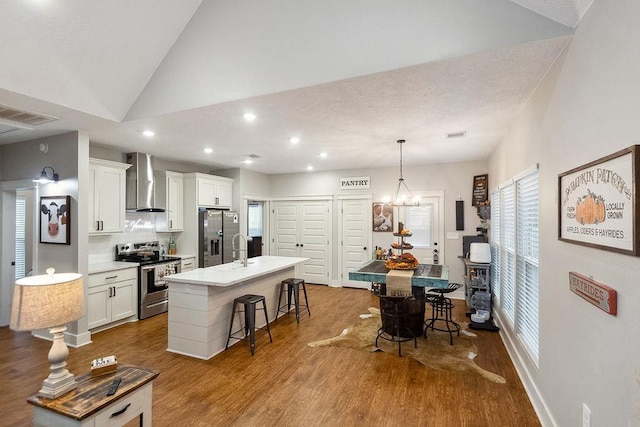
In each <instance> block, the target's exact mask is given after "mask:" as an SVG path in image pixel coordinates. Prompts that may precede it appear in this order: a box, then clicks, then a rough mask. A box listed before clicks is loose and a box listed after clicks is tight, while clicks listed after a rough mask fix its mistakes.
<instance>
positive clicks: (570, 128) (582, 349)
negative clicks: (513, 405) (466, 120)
mask: <svg viewBox="0 0 640 427" xmlns="http://www.w3.org/2000/svg"><path fill="white" fill-rule="evenodd" d="M638 16H640V2H638V1H636V0H616V1H608V0H596V1H595V2H594V4H593V6H592V7H591V9H590V10H589V11H588V12H587V14H586V15H585V17H584V18H583V20H582V22H581V23H580V24H579V26H578V28H577V31H576V34H575V36H574V38H573V40H572V42H571V43H570V44H569V46H568V48H567V50H566V52H565V54H564V55H563V56H562V57H561V58H560V59H559V60H558V62H557V64H556V66H555V67H554V69H552V70H551V71H550V72H549V74H548V76H547V78H546V79H545V81H544V82H543V83H542V84H541V85H540V87H539V88H538V89H537V92H536V93H535V94H534V96H533V97H532V98H531V100H530V102H529V105H527V107H526V108H525V109H524V110H523V111H522V113H521V115H520V117H519V118H518V120H517V122H516V124H515V125H514V126H513V128H512V129H511V130H510V132H509V134H508V135H507V136H506V137H505V139H504V140H503V141H502V142H501V144H500V146H499V148H498V149H497V150H496V151H495V153H494V154H493V155H492V156H491V159H490V162H489V176H490V177H492V178H494V179H493V181H492V183H491V185H492V186H494V185H495V184H499V183H501V182H504V181H506V180H507V179H508V178H510V177H511V176H513V175H515V174H517V173H518V172H520V171H522V170H524V169H526V168H528V167H530V166H531V165H532V164H534V163H535V162H539V163H540V277H539V280H540V306H539V307H540V308H539V317H540V362H539V368H536V367H535V366H534V365H533V364H532V363H531V362H530V361H529V359H528V357H527V356H526V353H525V352H524V351H523V350H522V348H521V347H520V346H519V344H518V341H517V338H515V337H514V336H513V335H512V334H508V333H507V334H506V335H505V336H507V337H508V339H507V342H509V341H510V340H511V341H513V343H514V344H515V348H516V350H518V351H519V356H518V357H516V363H518V364H519V366H520V368H521V369H522V372H528V374H529V375H530V380H531V384H530V385H531V386H532V389H531V390H535V389H537V391H538V392H539V397H541V399H542V405H540V406H539V409H542V410H543V411H544V410H545V408H544V405H546V411H548V412H547V413H546V414H544V413H543V414H541V415H542V416H541V419H542V420H543V422H544V423H545V424H546V425H552V424H555V425H558V426H577V425H582V421H581V419H582V405H583V403H586V404H587V405H588V406H589V408H590V409H591V411H592V415H591V425H593V426H629V425H639V424H640V405H639V403H640V386H639V378H640V369H639V368H640V340H639V339H638V337H639V336H640V322H638V313H640V285H639V283H638V279H637V276H638V273H637V272H638V269H639V268H640V259H638V258H637V257H633V256H627V255H620V254H616V253H613V252H609V251H603V250H599V249H591V248H588V247H584V246H580V245H575V244H570V243H565V242H560V241H558V240H557V215H558V213H557V212H558V193H557V192H558V190H557V180H558V174H559V173H562V172H565V171H567V170H569V169H572V168H574V167H577V166H580V165H582V164H585V163H588V162H590V161H592V160H596V159H598V158H601V157H604V156H605V155H608V154H611V153H614V152H616V151H618V150H620V149H622V148H626V147H628V146H631V145H634V144H638V143H640V138H639V137H638V134H637V129H636V124H637V121H638V111H640V79H639V77H638V76H640V55H639V54H638V52H639V48H638V46H640V27H639V26H638ZM636 196H637V195H636ZM570 271H576V272H579V273H582V274H584V275H587V276H593V278H594V279H595V280H596V281H598V282H601V283H604V284H607V285H609V286H611V287H613V288H614V289H616V290H617V292H618V315H617V316H611V315H609V314H607V313H605V312H604V311H601V310H599V309H598V308H596V307H594V306H593V305H591V304H589V303H587V302H586V301H584V300H583V299H581V298H579V297H578V296H577V295H575V294H573V293H572V292H571V291H570V290H569V283H568V273H569V272H570ZM503 333H504V330H503ZM536 401H537V399H536V398H535V396H534V402H536Z"/></svg>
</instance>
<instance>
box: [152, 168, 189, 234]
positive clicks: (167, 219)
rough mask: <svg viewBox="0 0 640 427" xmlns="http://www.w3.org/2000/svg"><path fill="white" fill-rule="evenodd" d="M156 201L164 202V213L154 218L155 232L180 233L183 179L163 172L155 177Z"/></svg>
mask: <svg viewBox="0 0 640 427" xmlns="http://www.w3.org/2000/svg"><path fill="white" fill-rule="evenodd" d="M156 180H157V185H158V186H157V191H158V192H159V193H160V192H162V195H160V194H157V200H160V199H161V197H162V200H164V201H165V206H164V208H165V211H164V212H163V213H161V214H158V215H157V216H156V231H166V232H174V231H182V227H183V223H184V214H183V210H184V179H183V176H182V174H181V173H179V172H171V171H165V172H162V173H160V174H158V176H157V177H156Z"/></svg>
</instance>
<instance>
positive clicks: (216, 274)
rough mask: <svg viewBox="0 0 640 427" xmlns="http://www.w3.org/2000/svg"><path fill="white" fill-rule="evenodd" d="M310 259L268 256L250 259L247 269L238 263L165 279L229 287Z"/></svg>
mask: <svg viewBox="0 0 640 427" xmlns="http://www.w3.org/2000/svg"><path fill="white" fill-rule="evenodd" d="M308 259H309V258H301V257H282V256H270V255H266V256H259V257H254V258H249V260H248V264H247V266H246V267H243V266H242V264H240V263H238V262H230V263H227V264H221V265H216V266H213V267H207V268H197V269H195V270H191V271H187V272H184V273H178V274H172V275H170V276H165V279H166V280H167V282H170V283H188V284H195V285H205V286H218V287H227V286H232V285H235V284H237V283H242V282H246V281H248V280H251V279H255V278H258V277H261V276H264V275H266V274H270V273H274V272H276V271H280V270H283V269H286V268H289V267H293V266H295V265H296V264H300V263H303V262H305V261H307V260H308Z"/></svg>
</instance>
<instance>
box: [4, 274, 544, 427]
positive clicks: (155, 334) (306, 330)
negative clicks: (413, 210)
mask: <svg viewBox="0 0 640 427" xmlns="http://www.w3.org/2000/svg"><path fill="white" fill-rule="evenodd" d="M307 288H308V292H309V301H310V306H311V307H310V308H311V313H312V316H310V317H309V316H308V315H307V314H306V313H304V314H302V315H301V319H300V324H299V325H298V324H296V321H295V315H289V316H284V317H282V318H280V319H278V320H277V321H275V322H273V323H272V324H271V333H272V335H273V343H269V338H268V336H266V335H264V334H263V333H261V332H259V333H258V338H257V340H256V354H255V356H253V357H251V355H250V351H249V347H248V344H246V343H244V342H242V343H239V344H237V345H234V346H233V347H231V348H230V349H228V350H226V351H224V352H223V353H221V354H219V355H217V356H215V357H213V358H211V359H210V360H199V359H193V358H190V357H186V356H181V355H177V354H173V353H169V352H167V351H166V347H167V314H166V313H165V314H162V315H158V316H155V317H152V318H149V319H146V320H142V321H139V322H134V323H129V324H126V325H123V326H119V327H117V328H113V329H110V330H107V331H104V332H100V333H97V334H94V335H93V336H92V339H93V343H92V344H90V345H87V346H84V347H81V348H71V349H70V350H69V358H68V367H69V370H70V371H71V372H72V373H74V374H76V375H80V374H83V373H86V372H88V370H89V365H90V362H91V360H92V359H94V358H96V357H99V356H105V355H110V354H115V355H116V356H117V358H118V361H119V362H121V363H128V364H132V365H141V366H144V367H147V368H150V369H153V370H156V371H158V372H160V376H159V377H158V378H157V379H156V381H155V382H154V391H153V423H154V425H156V426H175V427H178V426H186V425H189V426H222V425H224V426H227V425H238V426H254V425H264V426H278V425H282V426H338V425H339V426H351V425H366V424H376V425H385V426H395V425H409V426H489V425H491V426H516V425H517V426H519V427H525V426H539V425H540V423H539V421H538V418H537V416H536V414H535V412H534V410H533V407H532V406H531V403H530V402H529V400H528V398H527V395H526V394H525V391H524V388H523V386H522V384H521V382H520V380H519V378H518V376H517V374H516V371H515V369H514V367H513V364H512V363H511V361H510V359H509V358H508V356H507V352H506V350H505V348H504V345H503V344H502V341H501V340H500V337H499V334H497V333H493V332H486V331H477V335H478V338H477V340H476V343H477V346H478V357H477V358H476V362H477V364H478V365H480V366H481V367H483V368H485V369H487V370H490V371H492V372H495V373H497V374H499V375H501V376H502V377H504V378H505V379H506V381H507V382H506V384H496V383H493V382H490V381H488V380H486V379H484V378H482V377H481V376H479V375H471V374H460V373H455V372H448V371H437V370H434V369H430V368H427V367H425V366H423V365H421V364H420V363H418V362H417V361H415V360H413V359H411V358H408V357H402V358H399V357H398V356H397V354H396V355H394V354H388V353H381V352H376V353H367V352H363V351H357V350H353V349H349V348H339V347H321V348H311V347H308V346H307V343H308V342H311V341H316V340H321V339H325V338H329V337H331V336H335V335H338V334H339V333H340V332H341V331H342V330H343V329H344V328H345V327H346V326H348V325H350V324H352V323H354V322H355V321H356V320H357V316H358V315H359V314H362V313H366V312H367V308H368V307H369V306H377V297H375V296H373V295H372V294H371V292H369V291H367V290H361V289H348V288H328V287H326V286H319V285H307ZM455 304H456V308H455V313H454V318H457V319H460V320H466V319H464V310H465V307H464V301H458V300H456V301H455ZM0 346H1V348H2V350H1V353H0V377H1V378H3V383H4V384H3V389H4V390H5V391H4V396H3V399H2V400H0V425H3V426H5V425H6V426H23V425H30V420H31V411H32V408H31V405H29V404H28V403H27V402H26V399H27V398H28V397H29V396H30V395H31V394H33V393H34V392H35V391H37V390H38V388H39V386H40V384H41V382H42V380H43V379H44V378H45V377H46V376H47V375H48V370H49V365H48V361H47V353H48V351H49V348H50V342H48V341H45V340H40V339H36V338H33V337H32V336H31V335H30V334H29V333H26V332H19V333H18V332H14V331H12V330H10V329H9V328H8V327H4V328H0Z"/></svg>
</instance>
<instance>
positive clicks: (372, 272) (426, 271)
mask: <svg viewBox="0 0 640 427" xmlns="http://www.w3.org/2000/svg"><path fill="white" fill-rule="evenodd" d="M388 272H389V269H388V268H386V267H385V261H378V260H373V261H368V262H367V263H366V264H364V265H363V266H362V267H360V268H359V269H358V270H356V271H350V272H349V280H359V281H363V282H377V283H387V273H388ZM411 285H412V286H422V287H434V288H446V287H447V286H448V285H449V267H448V266H447V265H432V264H420V265H418V268H416V269H415V270H414V272H413V277H412V278H411Z"/></svg>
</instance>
